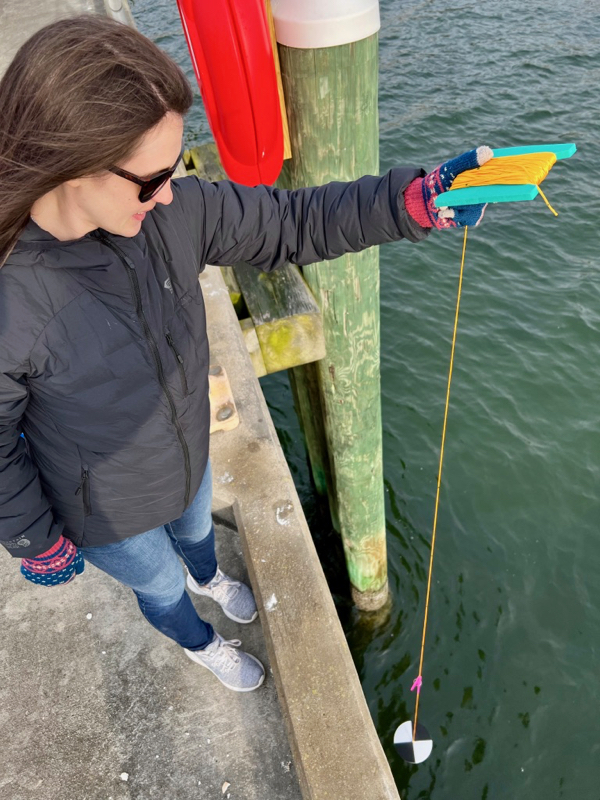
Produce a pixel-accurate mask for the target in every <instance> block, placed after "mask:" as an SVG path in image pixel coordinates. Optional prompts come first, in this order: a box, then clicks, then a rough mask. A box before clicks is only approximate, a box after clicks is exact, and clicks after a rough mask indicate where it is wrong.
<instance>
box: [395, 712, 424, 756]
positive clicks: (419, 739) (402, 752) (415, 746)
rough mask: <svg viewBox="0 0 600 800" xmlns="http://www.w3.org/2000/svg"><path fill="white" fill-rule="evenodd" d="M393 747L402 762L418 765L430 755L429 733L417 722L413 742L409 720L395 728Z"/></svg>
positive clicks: (411, 725) (410, 721) (411, 726)
mask: <svg viewBox="0 0 600 800" xmlns="http://www.w3.org/2000/svg"><path fill="white" fill-rule="evenodd" d="M394 747H395V748H396V750H397V751H398V755H399V756H400V758H403V759H404V761H408V763H409V764H420V763H421V762H422V761H425V759H427V758H429V756H430V755H431V751H432V750H433V742H432V740H431V737H430V736H429V732H428V731H427V729H426V728H425V727H424V726H423V725H421V723H420V722H417V735H416V736H415V740H414V742H413V724H412V720H410V719H409V720H407V721H406V722H403V723H402V725H399V726H398V727H397V728H396V733H395V734H394Z"/></svg>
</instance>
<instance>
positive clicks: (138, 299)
mask: <svg viewBox="0 0 600 800" xmlns="http://www.w3.org/2000/svg"><path fill="white" fill-rule="evenodd" d="M97 238H98V239H100V241H101V242H103V244H105V245H106V246H107V247H108V248H110V249H111V250H112V251H113V253H116V255H117V257H118V258H119V261H120V262H121V263H122V264H123V266H124V267H125V271H126V272H127V276H128V278H129V284H130V286H131V291H132V293H133V298H134V300H135V312H136V314H137V316H138V319H139V320H140V322H141V324H142V330H143V332H144V336H145V338H146V341H147V342H148V346H149V347H150V352H151V353H152V357H153V359H154V364H155V366H156V372H157V375H158V382H159V383H160V386H161V389H162V390H163V392H164V394H165V397H166V398H167V402H168V403H169V408H170V409H171V421H172V423H173V425H174V426H175V430H176V431H177V438H178V439H179V444H180V445H181V449H182V451H183V461H184V465H185V506H184V507H185V508H187V507H188V505H189V502H190V485H191V466H190V451H189V448H188V445H187V442H186V440H185V436H184V435H183V429H182V427H181V425H180V424H179V420H178V418H177V408H176V406H175V401H174V400H173V396H172V395H171V392H170V391H169V387H168V385H167V381H166V378H165V373H164V369H163V365H162V362H161V360H160V353H159V351H158V346H157V344H156V340H155V338H154V336H153V335H152V331H151V329H150V326H149V325H148V320H147V319H146V316H145V314H144V310H143V308H142V295H141V292H140V284H139V281H138V277H137V274H136V271H135V266H134V265H133V263H132V262H131V261H130V260H129V259H128V258H127V256H126V255H125V254H124V253H123V252H122V250H121V249H120V248H119V247H117V245H116V244H113V242H111V241H110V239H109V238H108V237H107V236H105V235H104V234H102V233H100V232H98V234H97Z"/></svg>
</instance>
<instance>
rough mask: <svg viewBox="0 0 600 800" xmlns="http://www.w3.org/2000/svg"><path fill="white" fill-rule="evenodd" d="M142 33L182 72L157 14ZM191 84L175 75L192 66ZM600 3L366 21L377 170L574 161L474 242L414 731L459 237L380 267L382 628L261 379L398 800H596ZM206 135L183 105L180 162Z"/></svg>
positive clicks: (200, 120)
mask: <svg viewBox="0 0 600 800" xmlns="http://www.w3.org/2000/svg"><path fill="white" fill-rule="evenodd" d="M134 14H135V17H136V20H137V22H138V25H139V26H140V28H141V29H142V30H143V31H144V32H145V33H146V34H148V35H150V36H152V37H153V38H154V39H155V40H156V41H158V43H159V44H160V45H162V46H163V47H165V48H166V49H167V50H168V51H169V52H170V53H171V54H172V55H173V56H174V57H176V58H177V59H178V60H179V61H180V62H181V63H188V62H186V61H185V45H184V44H183V40H182V38H181V36H180V34H179V32H178V24H179V23H178V19H177V12H176V7H175V2H174V0H168V1H167V0H157V1H156V2H150V0H137V2H136V4H135V7H134ZM187 69H188V71H189V74H190V75H191V68H190V67H189V64H188V66H187ZM599 86H600V5H599V4H598V3H596V2H590V1H589V0H566V1H565V2H563V3H559V2H558V0H551V2H547V3H545V4H543V3H541V2H540V0H534V2H533V3H530V4H525V3H522V2H517V0H507V2H503V3H498V2H492V0H481V2H479V3H475V2H471V1H470V0H468V1H467V2H456V3H447V2H446V3H444V2H441V0H427V1H424V2H418V0H404V1H403V2H402V3H400V2H397V1H394V2H392V0H383V2H382V29H381V91H380V115H381V168H382V170H385V169H386V168H388V167H390V166H392V165H393V164H419V165H423V166H434V165H435V164H437V163H439V162H440V161H441V160H443V159H444V158H446V157H448V156H452V155H456V154H458V153H460V152H462V151H463V150H465V149H467V148H469V147H472V146H476V145H479V144H489V145H491V146H492V147H503V146H512V145H519V144H531V143H537V142H561V141H562V142H567V141H574V142H576V143H577V145H578V148H579V152H578V154H577V155H576V156H575V157H574V158H572V159H570V160H568V161H562V162H559V164H558V165H557V166H556V167H555V168H554V170H553V172H552V173H551V175H550V177H549V178H548V180H547V181H546V183H545V190H546V194H547V196H548V198H549V200H550V202H551V203H552V204H553V205H554V207H555V208H556V209H557V210H558V211H559V212H560V216H559V217H558V219H555V218H554V217H553V216H552V215H551V214H550V212H549V211H548V210H547V209H546V207H545V205H544V204H543V202H542V201H541V199H538V200H536V201H535V202H532V203H527V204H525V203H523V204H513V205H506V206H502V207H500V206H496V207H493V208H491V209H488V212H487V214H486V217H485V219H484V222H483V225H482V227H481V228H479V229H477V230H476V231H473V232H472V236H471V237H470V242H469V246H468V250H467V262H466V272H465V285H464V293H463V300H462V305H461V309H462V310H461V320H460V326H459V337H458V344H457V354H456V363H455V373H454V382H453V390H452V399H451V410H450V419H449V425H448V434H447V435H448V438H447V444H446V457H445V467H444V478H443V488H442V495H441V507H440V515H439V522H438V543H437V547H436V562H435V571H434V581H433V590H432V598H431V607H430V623H429V628H428V639H427V648H426V658H425V668H424V685H423V690H422V694H421V709H420V720H421V721H422V722H423V723H424V724H426V725H427V727H428V728H429V730H430V733H431V734H432V736H433V738H434V742H435V749H434V751H433V754H432V756H431V758H430V759H429V760H428V761H427V762H425V763H424V764H423V765H421V766H419V767H409V766H407V765H404V764H403V763H402V762H401V761H400V760H399V759H398V757H397V756H396V754H395V751H394V748H393V745H392V737H393V732H394V730H395V728H396V726H397V725H398V724H399V723H400V722H402V721H404V720H406V719H408V718H410V717H411V716H412V713H413V708H414V696H412V695H411V694H410V691H409V689H410V685H411V682H412V679H413V678H414V677H415V676H416V673H417V666H418V656H419V647H420V637H421V625H422V618H423V605H424V594H425V588H426V579H427V575H426V573H427V565H428V561H429V541H430V536H431V524H432V517H433V503H434V495H435V484H436V472H437V459H438V452H439V444H440V435H441V423H442V414H443V403H444V396H445V383H446V376H447V368H448V358H449V347H450V339H451V331H452V321H453V313H454V304H455V292H456V283H457V276H458V268H459V260H460V248H461V234H460V233H457V232H443V233H437V232H436V233H434V234H433V235H432V236H431V237H430V239H429V240H428V241H427V242H425V243H423V244H421V245H418V246H415V245H411V244H408V243H400V244H397V245H391V246H387V247H385V248H383V249H382V252H381V256H382V258H381V273H382V275H381V280H382V316H381V332H382V336H381V340H382V400H383V420H384V431H383V436H384V467H385V485H386V509H387V528H388V546H389V570H390V585H391V590H392V593H393V598H394V604H393V609H392V611H391V614H390V616H389V617H388V619H387V620H384V621H383V622H382V623H381V624H379V625H376V624H374V623H373V622H372V621H370V620H369V619H368V618H364V617H363V618H361V617H360V616H359V615H358V614H357V613H356V612H355V611H353V609H352V608H351V606H350V605H349V603H348V600H347V597H346V594H345V586H344V579H343V573H340V570H339V560H338V555H339V547H338V544H337V542H336V539H335V537H333V536H332V535H331V532H330V531H329V530H328V528H327V525H326V524H325V523H324V522H323V520H324V519H326V517H325V515H324V514H323V513H322V509H320V508H319V505H318V503H317V501H316V499H315V497H314V495H313V491H312V487H311V484H310V480H309V477H308V470H307V467H306V462H305V456H304V452H303V449H302V444H301V442H300V436H299V431H298V426H297V423H296V421H295V419H294V417H293V411H292V404H291V396H290V391H289V386H288V383H287V379H286V376H285V375H275V376H271V377H269V378H268V379H265V380H263V382H262V383H263V387H264V390H265V394H266V396H267V399H268V402H269V405H270V408H271V411H272V415H273V418H274V420H275V423H276V425H277V427H278V431H279V435H280V438H281V440H282V443H283V445H284V448H285V450H286V454H287V456H288V459H289V462H290V465H291V467H292V470H293V472H294V476H295V479H296V481H297V485H298V489H299V492H300V494H301V497H302V499H303V502H304V505H305V508H306V512H307V516H308V518H309V521H310V524H311V527H312V529H313V531H314V532H315V534H316V536H317V538H318V541H319V547H320V551H321V553H322V555H323V558H324V561H325V564H326V568H327V573H328V578H329V579H330V583H331V586H332V590H333V592H334V596H335V598H336V602H337V605H338V609H339V612H340V617H341V619H342V623H343V625H344V628H345V630H346V633H347V636H348V641H349V643H350V647H351V649H352V652H353V655H354V658H355V662H356V665H357V668H358V671H359V674H360V678H361V681H362V684H363V688H364V691H365V694H366V696H367V700H368V703H369V707H370V709H371V713H372V715H373V719H374V721H375V724H376V726H377V730H378V731H379V734H380V737H381V740H382V742H383V745H384V747H385V750H386V753H387V755H388V758H389V760H390V764H391V766H392V770H393V772H394V775H395V778H396V781H397V784H398V787H399V789H400V792H401V795H402V797H403V798H404V800H416V799H417V798H433V800H450V799H452V800H454V799H455V798H460V800H492V799H493V800H495V799H496V798H513V799H514V798H518V800H520V799H521V798H528V799H529V798H534V800H537V799H538V798H539V799H540V800H542V798H543V800H546V799H553V798H569V800H571V799H573V800H575V799H577V800H584V799H585V800H599V798H600V733H599V731H598V721H597V720H598V709H599V706H600V688H599V687H598V677H599V674H600V541H599V527H600V417H599V412H598V406H599V403H600V369H599V365H600V260H599V258H598V255H597V241H598V236H597V222H598V216H599V212H600V203H599V202H598V185H599V170H598V166H597V165H598V163H599V162H600V146H599V142H598V136H597V131H596V128H597V121H598V116H599V110H598V109H599V105H600V103H599V100H600V88H599ZM209 135H210V134H209V131H208V128H207V125H206V121H205V119H204V117H203V114H202V111H201V108H200V107H199V106H198V107H197V108H196V109H195V111H194V112H193V113H192V115H191V116H190V119H189V122H188V129H187V137H188V141H190V142H200V141H205V140H206V139H207V138H209Z"/></svg>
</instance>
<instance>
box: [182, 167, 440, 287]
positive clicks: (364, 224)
mask: <svg viewBox="0 0 600 800" xmlns="http://www.w3.org/2000/svg"><path fill="white" fill-rule="evenodd" d="M424 174H425V173H424V171H423V170H419V169H413V168H402V167H400V168H396V169H391V170H390V171H389V172H387V173H386V174H385V175H383V176H370V175H367V176H365V177H363V178H359V179H358V180H356V181H352V182H349V183H338V182H334V183H328V184H325V185H323V186H317V187H314V188H308V189H295V190H294V191H286V190H281V189H274V188H272V187H270V186H256V187H248V186H242V185H240V184H235V183H231V182H229V181H219V182H218V183H208V182H207V181H202V180H200V179H198V178H194V177H190V178H183V179H181V180H179V181H174V184H173V187H174V192H173V193H174V196H175V199H174V203H173V205H174V206H176V204H178V205H179V210H180V211H181V212H182V213H183V214H184V215H185V217H186V219H187V221H188V226H189V229H190V232H191V233H192V235H193V236H194V237H195V238H196V242H197V247H198V251H199V254H200V258H201V263H209V264H217V265H225V264H234V263H236V262H237V261H245V262H247V263H249V264H252V265H253V266H255V267H258V268H259V269H262V270H264V271H266V272H269V271H271V270H273V269H277V267H280V266H282V265H283V264H285V263H286V262H287V261H291V262H292V263H294V264H298V265H303V264H313V263H316V262H319V261H324V260H328V259H333V258H338V257H339V256H342V255H344V254H345V253H354V252H358V251H359V250H364V249H365V248H367V247H371V246H372V245H377V244H383V243H384V242H391V241H395V240H398V239H403V238H407V239H409V240H410V241H412V242H418V241H420V240H421V239H424V238H425V237H426V236H427V233H428V231H427V229H425V228H423V227H422V226H421V225H419V224H418V223H417V222H416V221H415V220H414V219H413V218H412V217H411V216H410V215H409V214H408V213H407V212H406V208H405V204H404V190H405V189H406V188H407V187H408V186H409V185H410V184H411V183H412V182H413V181H414V180H415V179H416V178H419V177H422V176H424ZM173 210H177V209H176V208H174V209H173Z"/></svg>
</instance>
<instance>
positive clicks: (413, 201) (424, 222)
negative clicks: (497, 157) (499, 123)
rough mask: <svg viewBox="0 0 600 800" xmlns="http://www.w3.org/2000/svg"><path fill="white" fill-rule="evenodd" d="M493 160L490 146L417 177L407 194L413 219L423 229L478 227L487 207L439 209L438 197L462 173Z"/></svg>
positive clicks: (405, 200)
mask: <svg viewBox="0 0 600 800" xmlns="http://www.w3.org/2000/svg"><path fill="white" fill-rule="evenodd" d="M493 157H494V153H493V151H492V150H491V149H490V148H489V147H478V148H477V150H469V151H468V153H463V154H462V155H461V156H457V157H456V158H453V159H451V160H450V161H446V162H445V163H444V164H442V165H441V166H439V167H438V168H437V169H434V170H433V172H430V173H429V175H426V176H425V177H424V178H417V179H416V180H414V181H413V182H412V183H411V184H410V186H409V187H408V188H407V189H406V191H405V192H404V203H405V205H406V210H407V211H408V213H409V214H410V216H411V217H412V218H413V219H414V220H415V222H418V223H419V225H420V226H421V227H422V228H462V227H463V226H465V225H469V226H470V227H471V226H475V225H479V223H480V222H481V220H482V217H483V215H484V212H485V209H486V205H487V204H486V205H483V204H479V205H475V206H456V207H455V208H436V207H435V205H434V201H435V198H436V197H437V196H438V195H439V194H442V192H447V191H448V189H450V188H451V186H452V181H453V180H454V179H455V178H456V176H457V175H460V173H461V172H465V171H466V170H468V169H475V167H481V166H483V165H484V164H485V163H486V162H487V161H489V160H490V158H493Z"/></svg>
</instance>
